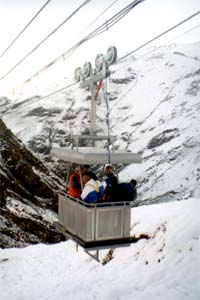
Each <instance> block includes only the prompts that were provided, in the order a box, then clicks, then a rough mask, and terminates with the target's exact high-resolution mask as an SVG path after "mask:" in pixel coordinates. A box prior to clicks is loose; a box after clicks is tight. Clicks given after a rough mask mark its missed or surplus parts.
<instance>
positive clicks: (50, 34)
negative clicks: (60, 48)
mask: <svg viewBox="0 0 200 300" xmlns="http://www.w3.org/2000/svg"><path fill="white" fill-rule="evenodd" d="M90 1H91V0H86V1H84V2H83V3H82V4H81V5H80V6H79V7H78V8H77V9H75V11H73V12H72V13H71V14H70V15H69V16H68V17H67V18H66V19H65V20H64V21H63V22H62V23H61V24H60V25H59V26H58V27H56V28H55V29H54V30H53V31H52V32H51V33H49V34H48V35H47V36H46V37H45V38H44V39H43V40H42V41H41V42H40V43H39V44H38V45H37V46H35V47H34V48H33V49H32V50H31V51H30V52H29V53H28V54H26V55H25V56H24V57H23V58H22V59H21V60H20V61H19V62H18V63H16V64H15V65H14V66H13V67H12V68H11V69H10V70H9V71H8V72H7V73H5V74H4V75H3V76H2V77H1V78H0V80H2V79H4V78H5V77H6V76H7V75H8V74H10V73H11V72H12V71H13V70H14V69H16V68H17V67H18V66H19V65H20V64H21V63H22V62H23V61H24V60H25V59H26V58H28V57H29V56H30V55H31V54H32V53H33V52H35V51H36V50H37V49H38V48H39V47H40V46H41V45H42V44H43V43H44V42H46V41H47V40H48V39H49V38H50V37H51V36H52V35H53V34H54V33H56V31H57V30H58V29H60V27H61V26H63V25H64V24H65V23H66V22H67V21H69V20H70V19H71V18H72V17H73V16H74V15H75V14H76V13H77V12H78V11H79V10H80V9H81V8H82V7H83V6H85V5H86V4H88V3H89V2H90Z"/></svg>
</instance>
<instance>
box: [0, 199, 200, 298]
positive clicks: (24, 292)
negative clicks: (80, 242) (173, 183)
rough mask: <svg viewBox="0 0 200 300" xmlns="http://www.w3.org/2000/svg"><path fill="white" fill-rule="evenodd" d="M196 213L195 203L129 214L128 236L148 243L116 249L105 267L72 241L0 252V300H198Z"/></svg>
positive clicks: (199, 269)
mask: <svg viewBox="0 0 200 300" xmlns="http://www.w3.org/2000/svg"><path fill="white" fill-rule="evenodd" d="M199 209H200V201H199V199H189V200H185V201H179V202H171V203H162V204H158V205H149V206H141V207H138V208H134V209H132V235H136V236H140V235H141V234H147V235H148V236H149V239H148V240H145V239H141V240H140V241H139V242H137V243H136V244H132V245H131V247H129V248H118V249H115V250H114V251H113V253H112V256H113V259H112V260H110V261H109V262H108V263H107V264H105V265H102V264H101V263H97V262H96V261H94V260H92V258H91V257H89V256H88V255H87V254H86V253H85V252H84V251H83V250H82V249H81V248H79V251H78V252H76V246H75V244H74V243H73V242H71V241H67V242H62V243H60V244H55V245H51V246H47V245H43V244H40V245H35V246H30V247H27V248H24V249H14V248H13V249H7V250H0V280H1V289H0V298H1V299H4V300H20V299H21V300H25V299H28V300H36V299H37V300H38V299H40V300H47V299H48V300H54V299H56V300H63V299H68V300H77V299H82V300H86V299H87V300H94V299H97V300H100V299H101V300H103V299H106V300H117V299H118V300H122V299H123V300H125V299H126V300H132V299H136V300H168V299H172V300H188V299H190V300H198V299H199V294H200V285H199V281H200V260H199V256H200V223H199ZM106 254H107V251H105V250H104V251H102V252H101V254H100V260H101V262H103V259H104V257H105V256H106Z"/></svg>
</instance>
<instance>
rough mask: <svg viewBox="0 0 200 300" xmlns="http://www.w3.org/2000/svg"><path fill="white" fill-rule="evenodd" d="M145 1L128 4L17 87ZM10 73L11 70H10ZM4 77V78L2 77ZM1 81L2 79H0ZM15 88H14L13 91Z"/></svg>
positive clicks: (69, 53)
mask: <svg viewBox="0 0 200 300" xmlns="http://www.w3.org/2000/svg"><path fill="white" fill-rule="evenodd" d="M143 1H145V0H134V1H132V2H131V3H130V4H128V5H127V6H126V7H125V8H123V9H122V10H120V11H119V12H118V13H116V14H115V15H114V16H113V17H111V18H110V19H109V20H107V21H106V22H104V23H103V24H102V25H101V26H99V27H97V28H96V29H95V30H93V31H92V32H91V33H90V34H88V35H86V36H85V37H84V38H83V39H81V40H80V41H79V42H78V43H76V44H75V45H74V46H72V47H71V48H69V49H68V50H66V51H65V52H64V53H62V54H61V55H59V56H58V57H57V58H56V59H54V60H53V61H51V62H50V63H49V64H47V65H46V66H44V67H43V68H42V69H40V70H39V71H37V72H36V73H35V74H34V75H32V76H31V77H29V78H28V79H27V80H25V81H24V82H23V83H21V84H20V85H19V86H21V85H23V84H26V83H28V82H30V81H31V80H32V79H33V78H35V77H36V76H38V75H39V74H40V73H41V72H43V71H46V70H47V69H48V68H49V67H51V66H52V65H54V64H55V63H57V62H58V61H60V59H65V58H66V57H68V56H70V55H71V54H72V53H73V52H74V51H75V50H76V49H77V48H79V47H80V46H81V45H82V44H83V43H85V42H86V41H88V40H90V39H92V38H94V37H96V36H97V35H100V34H102V33H103V32H105V31H107V30H108V29H110V28H111V27H112V26H114V24H116V23H117V22H118V21H119V20H121V19H122V18H123V17H124V16H125V15H126V14H128V13H129V12H130V11H131V10H132V9H133V8H134V7H135V6H136V5H138V4H139V3H141V2H143ZM10 72H11V70H10ZM4 77H5V76H4ZM0 79H3V78H0ZM15 89H16V88H14V90H15Z"/></svg>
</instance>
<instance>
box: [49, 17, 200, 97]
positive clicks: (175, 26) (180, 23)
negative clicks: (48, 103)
mask: <svg viewBox="0 0 200 300" xmlns="http://www.w3.org/2000/svg"><path fill="white" fill-rule="evenodd" d="M199 13H200V11H199V12H197V13H195V14H193V15H191V16H190V17H188V18H186V19H185V20H183V21H181V22H179V23H178V24H176V25H174V26H173V27H171V28H169V29H168V30H166V31H164V32H163V33H161V34H159V35H158V36H156V37H155V38H153V39H151V40H150V41H148V42H146V43H145V44H143V45H141V46H140V47H138V48H137V49H135V50H133V51H131V52H129V53H128V54H126V55H124V56H123V57H121V58H119V59H118V60H117V62H119V61H121V60H122V59H125V58H126V57H127V56H129V55H131V54H132V53H134V52H136V51H138V50H139V49H141V48H143V47H144V46H146V45H147V44H149V43H150V42H151V41H154V40H155V39H157V38H158V37H161V36H162V35H164V34H166V33H168V32H169V31H171V30H173V29H175V28H177V27H178V26H180V25H182V24H183V23H185V22H187V21H189V20H190V19H191V18H193V17H195V16H197V15H198V14H199ZM197 27H199V25H198V26H195V27H193V28H192V29H190V30H188V31H187V32H190V31H191V30H194V29H195V28H197ZM122 68H123V67H122ZM120 69H121V68H120ZM116 71H118V70H116ZM65 88H67V87H64V88H63V89H65ZM63 89H61V90H57V91H55V92H54V93H51V94H49V95H46V96H44V97H45V98H47V97H49V96H51V95H52V94H56V93H59V92H60V91H62V90H63Z"/></svg>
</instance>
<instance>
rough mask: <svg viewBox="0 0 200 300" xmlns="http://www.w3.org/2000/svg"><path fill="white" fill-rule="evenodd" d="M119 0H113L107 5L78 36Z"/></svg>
mask: <svg viewBox="0 0 200 300" xmlns="http://www.w3.org/2000/svg"><path fill="white" fill-rule="evenodd" d="M117 1H118V0H115V1H113V2H112V3H111V4H110V5H109V6H108V7H106V8H105V9H104V10H103V11H102V12H101V13H100V14H99V15H98V16H97V17H96V18H95V19H94V20H93V21H92V22H91V23H89V24H88V25H87V26H86V27H85V28H84V29H83V30H82V31H81V32H80V33H79V34H78V35H77V36H76V38H77V37H79V36H80V35H81V34H82V33H84V32H85V31H86V30H87V29H88V28H90V27H91V26H92V25H93V24H94V23H95V22H96V21H97V20H98V19H99V18H100V17H102V16H103V15H104V14H105V12H107V11H108V10H109V9H110V8H111V7H112V6H113V5H114V4H115V3H116V2H117Z"/></svg>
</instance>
